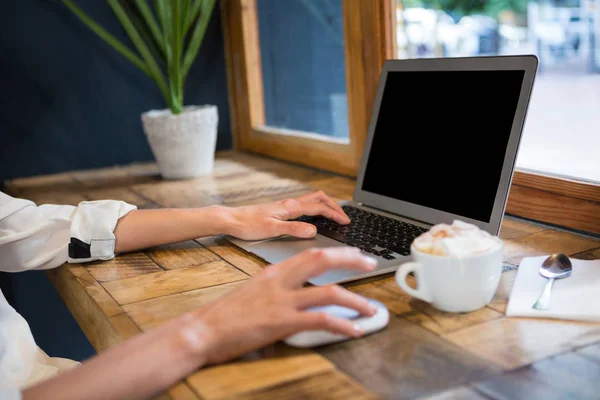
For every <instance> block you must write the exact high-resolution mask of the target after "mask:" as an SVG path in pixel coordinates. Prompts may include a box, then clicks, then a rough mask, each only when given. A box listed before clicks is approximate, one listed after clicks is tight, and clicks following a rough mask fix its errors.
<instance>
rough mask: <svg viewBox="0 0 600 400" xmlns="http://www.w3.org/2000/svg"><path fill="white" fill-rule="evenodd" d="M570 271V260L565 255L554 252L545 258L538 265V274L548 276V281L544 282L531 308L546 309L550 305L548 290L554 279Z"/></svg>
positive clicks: (571, 268) (550, 288)
mask: <svg viewBox="0 0 600 400" xmlns="http://www.w3.org/2000/svg"><path fill="white" fill-rule="evenodd" d="M572 271H573V266H572V265H571V260H569V257H567V256H566V255H564V254H562V253H556V254H552V255H551V256H550V257H548V258H546V259H545V260H544V262H543V263H542V265H541V266H540V275H542V276H543V277H545V278H548V282H546V286H544V291H543V292H542V295H541V296H540V298H539V299H538V301H536V302H535V304H534V305H533V308H535V309H536V310H547V309H548V306H549V305H550V291H551V290H552V284H553V283H554V280H555V279H560V278H566V277H567V276H569V275H571V272H572Z"/></svg>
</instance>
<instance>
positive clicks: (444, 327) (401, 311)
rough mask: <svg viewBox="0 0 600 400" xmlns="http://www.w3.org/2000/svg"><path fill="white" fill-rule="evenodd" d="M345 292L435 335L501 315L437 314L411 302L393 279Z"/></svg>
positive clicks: (486, 312)
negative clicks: (377, 303) (378, 303)
mask: <svg viewBox="0 0 600 400" xmlns="http://www.w3.org/2000/svg"><path fill="white" fill-rule="evenodd" d="M408 281H409V284H411V285H412V286H415V285H416V284H415V280H414V278H413V277H409V278H408ZM348 289H349V290H351V291H353V292H355V293H358V294H360V295H363V296H365V297H370V298H373V299H376V300H379V301H381V302H382V303H383V304H385V305H386V307H387V308H388V309H389V310H390V311H391V312H393V313H395V314H396V315H398V316H400V317H402V318H404V319H406V320H408V321H410V322H412V323H414V324H415V325H418V326H421V327H423V328H425V329H427V330H428V331H430V332H433V333H435V334H436V335H440V334H444V333H449V332H453V331H455V330H458V329H462V328H465V327H467V326H471V325H474V324H478V323H481V322H484V321H490V320H493V319H496V318H500V317H502V314H501V313H499V312H497V311H495V310H492V309H490V308H486V307H484V308H482V309H480V310H477V311H473V312H470V313H464V314H455V313H446V312H443V311H439V310H436V309H435V308H433V307H432V306H431V305H429V304H428V303H425V302H423V301H421V300H418V299H414V298H412V297H411V296H409V295H408V294H406V293H405V292H404V291H402V290H401V289H400V288H399V287H398V285H397V284H396V281H395V279H394V277H389V278H385V279H380V280H374V281H372V282H368V283H363V284H358V285H352V286H349V287H348Z"/></svg>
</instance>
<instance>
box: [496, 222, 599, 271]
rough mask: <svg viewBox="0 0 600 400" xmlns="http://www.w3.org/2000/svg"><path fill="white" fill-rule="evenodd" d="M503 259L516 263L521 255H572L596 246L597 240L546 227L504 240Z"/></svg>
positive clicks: (519, 260)
mask: <svg viewBox="0 0 600 400" xmlns="http://www.w3.org/2000/svg"><path fill="white" fill-rule="evenodd" d="M504 244H505V246H504V259H505V260H506V261H508V262H509V263H512V264H515V265H518V264H519V263H520V262H521V259H522V258H523V257H533V256H541V255H546V254H552V253H559V252H560V253H565V254H567V255H572V254H576V253H580V252H583V251H586V250H590V249H595V248H597V247H598V240H597V239H593V238H591V237H587V236H582V235H577V234H574V233H569V232H564V231H557V230H550V229H546V230H543V231H541V232H536V233H532V234H530V235H527V236H522V237H519V238H518V239H515V240H512V239H508V240H505V241H504Z"/></svg>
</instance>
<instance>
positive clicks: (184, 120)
mask: <svg viewBox="0 0 600 400" xmlns="http://www.w3.org/2000/svg"><path fill="white" fill-rule="evenodd" d="M62 1H63V3H64V4H65V5H66V6H67V7H68V8H69V9H70V10H71V11H72V12H73V13H74V14H75V15H76V16H77V17H79V19H80V20H81V21H82V22H83V23H84V24H85V25H87V27H88V28H90V29H91V30H92V31H93V32H95V33H96V34H97V35H98V36H100V37H101V38H102V39H103V40H104V41H105V42H106V43H108V44H109V45H111V46H112V47H113V48H114V49H115V50H116V51H118V52H119V53H120V54H122V55H123V56H124V57H125V58H127V59H128V60H129V61H131V62H132V63H133V64H134V65H135V66H136V67H138V68H139V69H140V70H141V71H142V72H144V73H145V74H146V75H148V76H149V77H150V78H152V79H153V80H154V81H155V82H156V84H157V86H158V89H159V90H160V92H161V93H162V95H163V96H164V98H165V101H166V104H167V106H168V108H165V109H162V110H149V111H147V112H144V113H142V115H141V120H142V125H143V129H144V132H145V134H146V136H147V138H148V142H149V144H150V148H151V150H152V153H153V154H154V158H155V159H156V161H157V163H158V167H159V169H160V172H161V175H162V176H163V178H165V179H183V178H191V177H194V176H198V175H204V174H206V173H208V172H210V171H212V168H213V164H214V153H215V150H216V149H215V148H216V141H217V124H218V111H217V107H216V106H215V105H204V106H191V105H188V106H184V104H185V103H184V97H183V95H184V86H185V80H186V77H187V75H188V73H189V70H190V67H191V66H192V63H193V62H194V59H195V58H196V55H197V54H198V50H199V49H200V46H201V44H202V40H203V38H204V34H205V32H206V27H207V26H208V23H209V20H210V17H211V15H212V12H213V9H214V5H215V0H155V2H154V7H151V6H150V5H149V4H148V3H147V1H146V0H135V1H133V0H131V1H119V0H107V2H108V4H109V5H110V7H111V8H112V10H113V11H114V13H115V16H116V17H117V19H118V20H119V22H120V24H121V25H122V27H123V28H124V30H125V32H127V35H128V36H129V38H130V39H131V42H132V43H133V45H134V46H135V48H136V50H137V53H136V52H134V51H133V50H131V49H130V48H129V47H127V46H126V45H124V44H123V43H122V42H121V41H119V40H118V39H117V38H116V37H114V36H113V35H111V34H110V33H109V32H108V31H106V30H105V29H104V28H102V27H101V26H100V25H99V24H98V23H96V22H95V21H94V20H93V19H92V18H90V17H89V16H88V15H87V14H86V13H85V12H84V11H83V10H81V9H80V8H79V7H78V6H77V5H76V4H75V3H74V2H73V1H72V0H62Z"/></svg>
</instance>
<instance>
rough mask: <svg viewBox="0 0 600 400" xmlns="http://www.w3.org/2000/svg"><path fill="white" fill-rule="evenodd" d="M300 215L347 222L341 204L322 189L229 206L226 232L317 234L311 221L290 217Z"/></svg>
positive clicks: (245, 235) (250, 236)
mask: <svg viewBox="0 0 600 400" xmlns="http://www.w3.org/2000/svg"><path fill="white" fill-rule="evenodd" d="M303 215H309V216H315V215H320V216H323V217H326V218H329V219H331V220H333V221H335V222H337V223H338V224H343V225H345V224H348V223H350V218H348V216H347V215H346V213H344V210H342V207H340V205H339V204H337V203H336V202H335V201H333V200H332V199H331V198H329V197H328V196H327V195H326V194H325V193H323V192H315V193H311V194H307V195H305V196H302V197H299V198H297V199H287V200H282V201H278V202H275V203H271V204H262V205H256V206H244V207H238V208H232V209H230V219H229V221H228V223H227V224H226V226H227V227H228V228H227V230H226V232H225V233H227V234H229V235H231V236H234V237H237V238H239V239H243V240H261V239H267V238H271V237H277V236H281V235H291V236H295V237H298V238H311V237H313V236H315V235H316V234H317V229H316V228H315V226H314V225H311V224H307V223H305V222H298V221H290V220H293V219H296V218H299V217H301V216H303Z"/></svg>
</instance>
